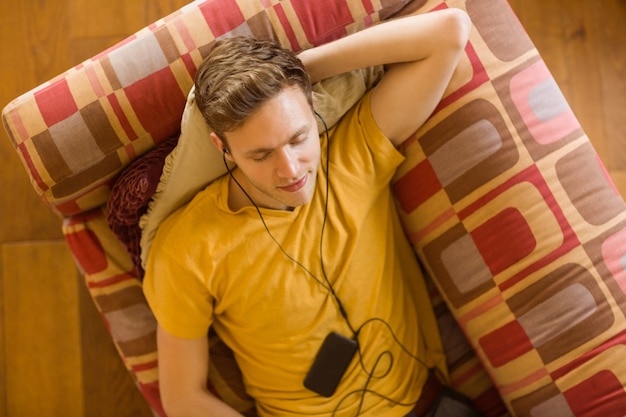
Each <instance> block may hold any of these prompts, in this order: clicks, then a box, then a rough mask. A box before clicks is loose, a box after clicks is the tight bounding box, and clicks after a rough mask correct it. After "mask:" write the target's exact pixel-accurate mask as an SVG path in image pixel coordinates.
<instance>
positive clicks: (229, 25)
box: [3, 0, 425, 216]
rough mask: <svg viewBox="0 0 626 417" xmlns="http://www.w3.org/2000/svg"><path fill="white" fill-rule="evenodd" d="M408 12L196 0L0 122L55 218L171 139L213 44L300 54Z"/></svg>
mask: <svg viewBox="0 0 626 417" xmlns="http://www.w3.org/2000/svg"><path fill="white" fill-rule="evenodd" d="M408 3H409V7H415V6H418V5H420V4H423V3H425V1H424V0H413V1H412V2H408ZM406 6H407V2H406V1H401V0H389V1H384V2H382V4H379V3H378V2H374V3H370V2H362V1H354V0H341V1H335V0H332V1H330V0H326V1H323V0H318V1H315V2H311V3H309V4H307V3H304V2H301V1H296V0H292V1H280V2H276V1H254V2H250V1H245V0H237V1H235V0H233V1H231V2H224V1H220V0H205V1H196V2H193V3H191V4H189V5H188V6H186V7H184V8H182V9H180V10H178V11H177V12H175V13H173V14H171V15H170V16H168V17H165V18H164V19H161V20H159V21H158V22H156V23H154V24H152V25H150V26H148V27H146V28H144V29H142V30H140V31H139V32H137V33H136V34H134V35H132V36H130V37H129V38H127V39H126V40H125V41H123V42H120V43H119V44H117V45H115V46H113V47H112V48H110V49H109V50H107V51H104V52H103V53H101V54H99V55H97V56H95V57H93V58H91V59H88V60H87V61H85V62H83V63H81V64H80V65H78V66H76V67H75V68H72V69H71V70H69V71H67V72H66V73H64V74H61V75H60V76H58V77H56V78H54V79H52V80H50V81H49V82H47V83H45V84H43V85H41V86H39V87H37V88H36V89H35V90H33V91H30V92H28V93H25V94H24V95H22V96H21V97H19V98H17V99H15V100H13V101H12V102H11V103H9V104H8V105H7V106H6V107H5V109H4V111H3V122H4V125H5V128H6V130H7V132H8V134H9V137H10V138H11V140H12V142H13V145H14V146H15V148H16V150H17V152H18V153H19V155H20V157H21V159H22V162H23V164H24V166H25V167H26V170H27V171H28V174H29V176H30V178H31V182H32V185H33V187H34V188H35V191H36V192H37V194H38V195H39V196H40V197H41V198H42V200H43V201H44V202H46V204H48V205H49V206H50V207H51V208H52V209H53V210H55V211H56V212H58V213H59V214H61V215H65V216H68V215H72V214H76V213H79V212H83V211H86V210H89V209H92V208H94V207H97V206H100V205H102V204H103V203H105V202H106V200H107V197H108V194H109V188H110V184H111V181H112V180H113V179H114V178H115V176H116V175H117V174H118V173H119V172H120V171H121V170H123V169H124V168H125V167H126V166H127V165H128V164H129V162H130V161H132V160H133V159H135V158H136V157H137V156H138V155H141V154H143V153H145V152H146V151H147V150H148V149H150V148H152V147H153V146H154V145H155V144H156V143H159V142H161V141H162V140H164V139H165V138H167V137H169V136H172V135H176V134H177V133H178V131H179V128H180V119H181V115H182V112H183V108H184V106H185V98H186V96H187V93H188V91H189V89H190V88H191V85H192V83H193V77H194V75H195V73H196V69H197V66H198V65H199V63H200V62H201V61H202V59H203V57H204V56H206V54H207V53H208V51H209V50H210V49H211V45H212V44H213V42H214V41H215V39H217V38H219V37H221V36H232V35H236V34H249V35H254V36H257V37H263V38H273V39H277V40H278V41H279V42H280V43H281V44H283V45H284V46H286V47H290V48H291V49H293V50H295V51H299V50H301V49H305V48H309V47H311V46H314V45H318V44H321V43H324V42H327V41H328V40H331V39H335V38H337V37H340V36H343V35H345V34H346V33H348V32H354V31H357V30H359V29H362V28H364V27H365V26H369V25H371V24H373V23H375V22H377V21H379V20H381V19H385V18H388V17H389V16H390V15H392V14H394V13H397V12H398V11H400V10H401V9H403V8H405V7H406Z"/></svg>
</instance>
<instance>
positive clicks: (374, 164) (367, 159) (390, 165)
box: [330, 91, 404, 186]
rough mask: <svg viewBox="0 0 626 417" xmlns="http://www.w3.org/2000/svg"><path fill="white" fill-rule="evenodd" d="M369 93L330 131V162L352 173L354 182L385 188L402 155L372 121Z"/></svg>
mask: <svg viewBox="0 0 626 417" xmlns="http://www.w3.org/2000/svg"><path fill="white" fill-rule="evenodd" d="M370 100H371V91H370V92H368V93H366V94H365V95H364V96H363V98H362V99H361V100H360V101H359V102H358V103H357V104H355V106H354V107H353V108H352V109H351V110H350V111H349V112H348V113H346V115H345V116H344V117H343V118H342V119H341V120H340V122H339V123H338V124H337V125H336V126H335V127H334V128H333V129H331V131H330V143H331V145H330V149H331V151H330V152H331V161H332V162H331V163H336V164H340V165H342V167H343V168H344V169H345V170H346V171H347V172H348V173H353V174H354V178H353V180H354V181H357V182H358V181H365V182H366V183H367V184H370V185H371V184H380V185H381V186H388V185H389V182H390V181H391V179H392V177H393V175H394V174H395V171H396V169H397V167H398V166H399V165H400V164H401V163H402V162H403V161H404V156H403V155H402V154H401V153H400V151H398V150H397V149H396V148H395V146H394V145H393V143H392V142H391V141H390V140H389V138H387V137H386V136H385V135H384V134H383V133H382V131H381V130H380V128H379V127H378V125H377V124H376V121H375V120H374V117H373V115H372V111H371V106H370Z"/></svg>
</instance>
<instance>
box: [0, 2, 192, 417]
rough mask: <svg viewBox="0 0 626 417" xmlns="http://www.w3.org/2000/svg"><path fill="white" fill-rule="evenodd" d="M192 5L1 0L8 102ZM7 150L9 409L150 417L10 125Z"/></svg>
mask: <svg viewBox="0 0 626 417" xmlns="http://www.w3.org/2000/svg"><path fill="white" fill-rule="evenodd" d="M186 3H187V1H186V0H133V1H126V0H58V1H49V2H42V1H39V0H20V1H19V2H8V1H3V2H0V50H1V51H2V53H0V80H1V81H2V82H1V83H0V107H4V105H6V104H7V103H8V102H9V101H10V100H12V99H13V98H15V97H17V96H18V95H20V94H22V93H24V92H26V91H28V90H30V89H32V88H34V87H36V86H37V85H39V84H41V83H43V82H45V81H47V80H49V79H50V78H52V77H54V76H56V75H58V74H60V73H61V72H63V71H65V70H67V69H69V68H71V67H72V66H74V65H77V64H79V63H80V62H82V61H83V60H85V59H87V58H89V57H91V56H93V55H95V54H97V53H99V52H101V51H102V50H104V49H106V48H108V47H110V46H112V45H114V44H115V43H116V42H118V41H121V40H123V39H124V38H126V37H127V36H129V35H131V34H132V33H134V32H136V31H137V30H139V29H141V28H143V27H144V26H146V25H148V24H150V23H152V22H154V21H155V20H157V19H159V18H161V17H163V16H166V15H167V14H168V13H170V12H172V11H175V10H176V9H178V8H180V7H182V6H183V5H185V4H186ZM0 155H1V158H2V162H3V163H2V164H0V190H2V192H1V193H0V248H1V254H2V256H1V257H0V416H6V417H23V416H55V417H56V416H70V417H71V416H89V417H100V416H102V417H105V416H107V417H110V416H116V417H118V416H128V417H131V416H132V417H148V416H151V415H152V413H151V411H150V410H149V408H148V406H147V405H146V403H145V401H144V400H143V398H142V397H141V396H140V394H139V392H138V390H137V389H136V387H135V386H134V385H133V381H132V379H131V377H130V375H129V374H128V372H127V370H126V369H125V367H124V365H123V363H122V362H121V360H120V358H119V356H118V354H117V352H116V350H115V347H114V346H113V344H112V342H111V339H110V337H109V335H108V332H107V330H106V327H105V325H104V322H103V321H102V318H101V317H100V315H99V313H98V312H97V310H96V308H95V306H94V304H93V302H92V301H91V299H90V297H89V295H88V292H87V290H86V288H85V286H84V283H83V282H82V278H81V277H80V275H79V274H78V271H77V269H76V266H75V265H74V262H73V260H72V258H71V257H70V255H69V250H68V249H67V247H66V245H65V243H64V241H63V240H62V234H61V219H60V218H58V217H57V216H56V215H54V214H53V213H52V212H51V211H50V210H49V209H48V208H47V207H46V206H45V205H44V204H43V203H42V202H41V201H40V200H39V198H38V197H37V196H36V195H35V193H34V192H33V189H32V187H31V186H30V184H29V182H28V179H27V176H26V174H25V172H24V168H23V166H22V163H21V161H20V160H19V158H18V157H17V154H16V153H15V152H14V150H13V149H12V146H11V144H10V142H9V139H8V137H7V135H6V134H5V132H4V131H3V130H2V131H1V133H0Z"/></svg>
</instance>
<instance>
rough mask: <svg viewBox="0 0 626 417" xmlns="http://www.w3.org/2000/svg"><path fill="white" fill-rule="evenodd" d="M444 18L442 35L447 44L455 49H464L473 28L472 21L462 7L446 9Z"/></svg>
mask: <svg viewBox="0 0 626 417" xmlns="http://www.w3.org/2000/svg"><path fill="white" fill-rule="evenodd" d="M442 12H444V13H443V16H442V18H443V19H444V21H443V23H442V32H443V33H442V35H443V36H442V37H441V40H442V41H443V42H445V46H446V47H447V48H450V49H451V50H455V51H459V52H461V51H463V50H464V49H465V46H466V45H467V41H468V39H469V36H470V32H471V30H472V21H471V20H470V17H469V16H468V14H467V13H465V11H463V10H461V9H455V8H450V9H446V10H444V11H442Z"/></svg>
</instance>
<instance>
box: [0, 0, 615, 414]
mask: <svg viewBox="0 0 626 417" xmlns="http://www.w3.org/2000/svg"><path fill="white" fill-rule="evenodd" d="M184 3H186V0H132V1H128V0H49V1H41V0H20V1H7V0H2V2H0V58H1V61H0V107H3V106H4V105H5V104H6V103H8V102H9V101H10V100H11V99H12V98H14V97H16V96H17V95H19V94H21V93H23V92H25V91H27V90H29V89H31V88H33V87H35V86H37V85H38V84H40V83H42V82H44V81H46V80H48V79H49V78H51V77H53V76H55V75H57V74H58V73H60V72H62V71H64V70H66V69H67V68H69V67H70V66H73V65H75V64H77V63H79V62H80V61H82V60H83V59H85V58H88V57H90V56H92V55H94V54H95V53H97V52H99V51H101V50H103V49H105V48H106V47H108V46H110V45H112V44H114V43H115V42H117V41H119V40H121V39H123V38H124V37H126V36H127V35H129V34H131V33H132V32H134V31H136V30H138V29H139V28H141V27H143V26H144V25H146V24H148V23H150V22H152V21H154V20H156V19H157V18H159V17H161V16H163V15H165V14H167V13H168V12H170V11H173V10H175V9H177V8H179V7H181V6H182V5H183V4H184ZM511 5H512V6H513V8H514V10H515V11H516V13H517V14H518V16H519V17H520V19H521V21H522V23H523V24H524V26H525V27H526V28H527V30H528V32H529V33H530V35H531V38H532V39H533V40H534V42H535V43H536V45H537V47H538V49H539V51H540V52H541V54H542V55H543V57H544V59H545V61H546V63H547V65H548V67H549V68H550V69H551V71H552V72H553V74H554V76H555V78H556V80H557V82H558V84H559V85H560V86H561V88H562V90H563V93H564V94H565V96H566V98H567V99H568V101H569V103H570V104H571V106H572V108H573V109H574V112H575V113H576V115H577V116H578V118H579V120H580V122H581V124H582V126H583V128H584V129H585V130H586V131H587V133H588V135H589V136H590V138H591V139H592V142H593V143H594V144H595V146H596V148H597V149H598V151H599V153H600V156H601V158H602V159H603V161H604V163H605V164H606V166H607V168H608V169H609V172H610V173H611V175H612V177H613V179H614V180H615V182H616V184H617V186H618V188H619V189H620V191H621V193H622V195H624V196H626V146H625V145H626V144H625V141H626V124H625V123H623V121H624V118H625V116H626V114H624V113H625V110H624V109H626V77H625V75H626V68H625V66H626V30H625V29H624V26H623V22H624V21H625V20H626V2H624V0H511ZM0 155H1V156H0V158H1V159H0V160H1V161H2V164H0V190H1V192H0V416H7V417H22V416H38V417H46V416H54V417H56V416H64V417H73V416H89V417H96V416H115V417H121V416H140V417H141V416H149V415H151V413H150V411H149V409H148V408H147V406H146V405H145V404H144V403H143V401H142V399H141V398H140V396H139V394H138V393H137V391H136V390H135V388H134V387H133V386H132V382H131V379H130V377H129V376H128V375H127V373H126V371H125V369H124V367H123V366H122V364H121V363H120V360H119V359H118V357H117V354H116V352H115V349H114V347H113V345H112V344H111V342H110V341H109V339H108V337H107V333H106V329H105V327H104V325H103V323H102V321H101V319H100V317H99V316H98V313H97V312H96V310H95V307H94V306H93V304H92V302H91V300H90V299H89V296H88V295H87V292H86V290H85V288H84V285H83V284H82V282H81V278H80V276H79V274H78V272H77V270H76V268H75V267H74V264H73V261H72V259H71V256H70V254H69V252H68V250H67V248H66V246H65V244H64V242H63V240H62V237H61V232H60V220H59V219H58V218H56V217H55V216H54V215H52V214H51V212H50V211H49V210H48V209H47V208H46V207H45V206H44V205H43V204H42V203H41V202H40V201H39V200H38V199H37V197H36V196H35V194H34V192H33V190H32V188H31V187H30V185H29V183H28V180H27V178H26V175H25V173H24V170H23V168H22V166H21V164H20V162H19V160H18V158H17V156H16V154H15V152H14V151H13V150H12V148H11V146H10V143H9V140H8V138H7V137H6V134H5V133H4V131H2V132H1V133H0Z"/></svg>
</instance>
